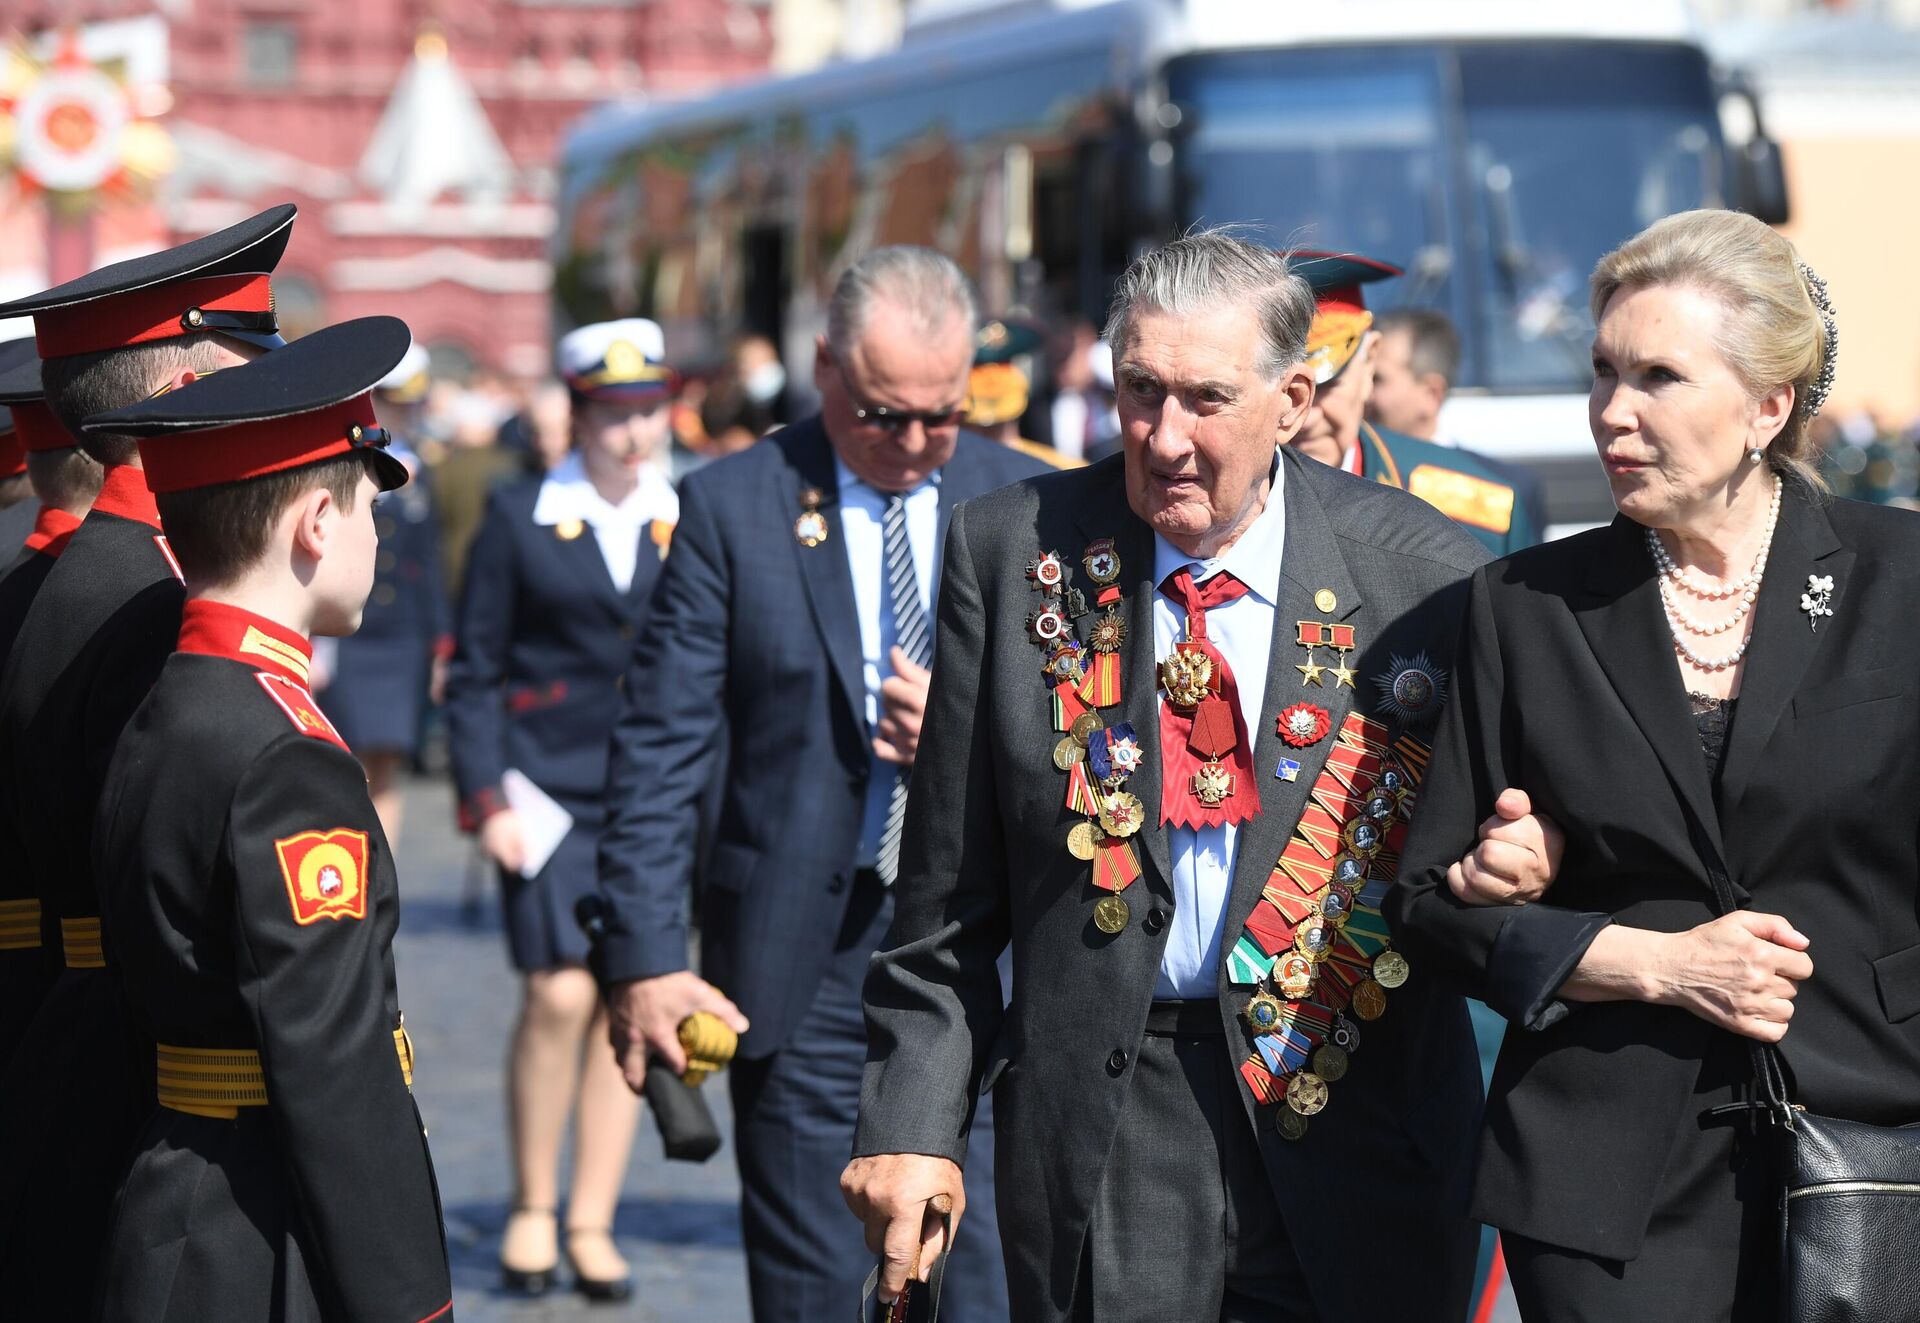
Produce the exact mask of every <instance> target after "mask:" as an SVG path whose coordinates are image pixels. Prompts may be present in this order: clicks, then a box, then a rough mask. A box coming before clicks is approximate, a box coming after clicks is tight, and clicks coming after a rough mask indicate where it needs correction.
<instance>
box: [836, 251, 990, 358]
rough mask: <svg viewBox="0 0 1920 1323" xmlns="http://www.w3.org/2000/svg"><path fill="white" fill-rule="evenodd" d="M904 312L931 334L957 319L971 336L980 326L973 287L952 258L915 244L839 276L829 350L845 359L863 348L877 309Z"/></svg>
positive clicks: (865, 260) (876, 254) (874, 255)
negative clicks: (888, 307)
mask: <svg viewBox="0 0 1920 1323" xmlns="http://www.w3.org/2000/svg"><path fill="white" fill-rule="evenodd" d="M882 300H884V301H886V302H888V303H891V304H893V305H894V306H896V307H899V308H902V309H904V310H905V311H906V312H907V313H908V315H909V316H911V317H912V318H913V320H914V322H915V324H916V326H917V327H918V329H920V330H923V331H925V332H927V333H929V334H931V333H933V332H937V331H940V330H943V329H945V328H946V327H947V326H949V325H951V324H952V322H953V321H954V320H955V319H956V318H957V319H958V320H959V322H960V324H961V325H962V326H964V327H966V328H967V334H968V335H969V336H971V335H972V334H973V327H974V323H976V322H977V321H979V320H980V314H979V305H978V304H977V303H976V302H975V301H974V297H973V286H971V285H969V284H968V283H967V278H966V276H965V274H963V273H962V272H961V270H960V268H959V267H958V266H956V265H955V264H954V261H953V259H952V258H950V257H948V256H947V255H946V254H945V253H937V252H935V251H934V250H933V249H931V248H921V247H918V246H916V245H914V244H904V243H902V244H890V245H888V246H887V247H885V248H876V249H874V250H873V251H872V252H870V253H868V254H867V255H866V256H864V257H862V258H861V259H860V260H859V261H857V262H855V263H854V264H853V265H852V266H850V267H848V268H847V269H846V270H845V271H844V272H843V273H841V276H840V279H839V281H838V282H837V283H836V284H835V285H834V287H833V298H832V299H831V300H830V301H829V302H828V304H827V344H828V345H829V346H831V347H832V349H833V352H834V353H835V354H836V355H838V356H840V357H842V358H844V357H846V356H847V354H849V353H851V352H852V350H853V348H854V346H856V345H858V344H859V343H860V337H861V336H862V335H864V334H865V333H866V329H867V321H868V319H869V318H870V317H871V316H872V314H873V307H874V304H876V303H879V302H881V301H882Z"/></svg>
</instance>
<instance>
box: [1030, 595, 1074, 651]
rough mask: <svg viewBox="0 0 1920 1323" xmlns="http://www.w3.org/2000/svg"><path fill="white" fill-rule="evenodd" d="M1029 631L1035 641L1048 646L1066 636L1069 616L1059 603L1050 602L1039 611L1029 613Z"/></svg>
mask: <svg viewBox="0 0 1920 1323" xmlns="http://www.w3.org/2000/svg"><path fill="white" fill-rule="evenodd" d="M1027 632H1028V633H1029V634H1031V635H1032V636H1033V641H1034V642H1035V643H1038V644H1039V645H1041V646H1042V647H1046V646H1047V645H1049V644H1051V643H1056V642H1058V641H1059V640H1060V639H1062V638H1065V637H1066V634H1067V617H1066V616H1065V614H1063V613H1062V612H1061V610H1060V608H1059V606H1058V605H1057V604H1055V603H1053V602H1049V603H1047V604H1046V605H1045V606H1043V607H1041V608H1040V609H1039V610H1038V611H1034V612H1030V613H1029V614H1028V616H1027Z"/></svg>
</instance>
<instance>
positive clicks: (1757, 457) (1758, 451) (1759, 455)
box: [1747, 446, 1767, 464]
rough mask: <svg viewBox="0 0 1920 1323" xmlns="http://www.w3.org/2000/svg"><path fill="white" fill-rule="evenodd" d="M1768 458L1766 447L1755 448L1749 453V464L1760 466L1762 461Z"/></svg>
mask: <svg viewBox="0 0 1920 1323" xmlns="http://www.w3.org/2000/svg"><path fill="white" fill-rule="evenodd" d="M1766 457H1767V451H1766V447H1764V446H1755V447H1754V448H1753V449H1752V450H1749V451H1748V452H1747V463H1749V464H1758V463H1759V462H1760V461H1761V460H1763V459H1765V458H1766Z"/></svg>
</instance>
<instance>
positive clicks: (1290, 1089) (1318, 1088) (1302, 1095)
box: [1287, 1070, 1327, 1116]
mask: <svg viewBox="0 0 1920 1323" xmlns="http://www.w3.org/2000/svg"><path fill="white" fill-rule="evenodd" d="M1326 1105H1327V1082H1326V1081H1325V1080H1323V1079H1321V1078H1320V1077H1319V1076H1318V1075H1316V1074H1314V1073H1313V1072H1312V1071H1310V1070H1303V1071H1301V1072H1300V1073H1299V1074H1297V1075H1295V1076H1294V1077H1293V1078H1292V1079H1290V1080H1288V1081H1287V1106H1289V1107H1291V1108H1292V1109H1293V1110H1294V1111H1296V1112H1298V1113H1300V1115H1302V1116H1312V1115H1314V1114H1315V1113H1316V1112H1318V1111H1320V1110H1321V1109H1322V1108H1324V1107H1325V1106H1326Z"/></svg>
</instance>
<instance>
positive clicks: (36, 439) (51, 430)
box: [8, 400, 80, 451]
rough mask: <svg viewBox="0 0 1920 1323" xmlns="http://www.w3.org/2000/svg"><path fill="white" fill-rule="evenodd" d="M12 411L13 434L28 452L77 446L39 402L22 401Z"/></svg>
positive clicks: (51, 413)
mask: <svg viewBox="0 0 1920 1323" xmlns="http://www.w3.org/2000/svg"><path fill="white" fill-rule="evenodd" d="M8 407H10V408H11V409H12V410H13V432H14V435H15V436H17V437H19V438H20V440H21V443H22V444H24V445H25V446H26V448H27V449H28V450H29V451H41V450H71V449H72V448H73V447H74V446H77V445H79V444H80V443H79V442H78V441H75V440H74V439H73V434H72V433H70V432H68V431H67V429H66V428H64V427H62V426H61V425H60V420H59V419H58V418H56V417H54V414H53V410H52V409H49V408H48V407H47V406H46V404H45V403H44V402H43V401H41V400H22V401H21V402H20V403H18V404H15V405H10V406H8Z"/></svg>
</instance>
